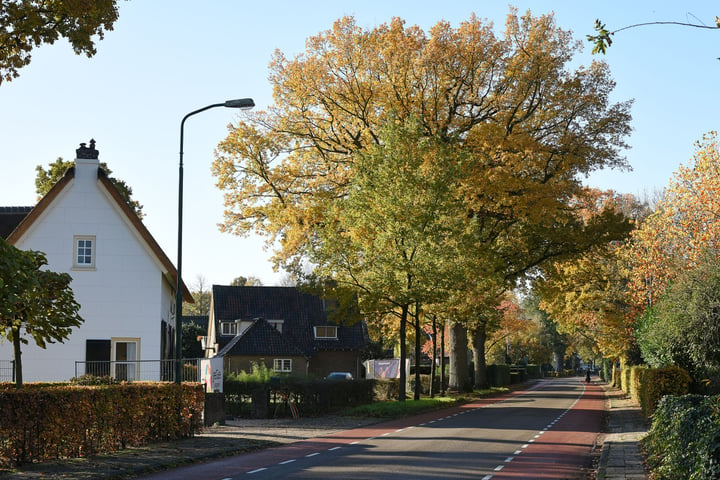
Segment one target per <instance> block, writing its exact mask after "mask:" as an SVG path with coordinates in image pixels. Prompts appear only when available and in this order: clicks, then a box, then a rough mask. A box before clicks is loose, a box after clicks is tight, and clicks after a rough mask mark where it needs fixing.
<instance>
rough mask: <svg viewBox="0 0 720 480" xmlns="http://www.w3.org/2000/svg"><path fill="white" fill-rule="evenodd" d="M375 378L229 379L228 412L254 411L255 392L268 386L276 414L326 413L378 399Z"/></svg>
mask: <svg viewBox="0 0 720 480" xmlns="http://www.w3.org/2000/svg"><path fill="white" fill-rule="evenodd" d="M375 384H376V382H375V381H374V380H321V379H306V378H296V377H287V378H273V379H272V380H271V381H269V382H257V381H242V380H237V379H227V378H226V379H225V380H224V381H223V391H224V392H225V407H226V412H227V413H228V414H230V415H235V416H238V417H246V416H249V415H250V413H251V405H250V401H251V398H252V395H253V392H254V391H256V390H258V389H268V390H269V393H270V403H271V405H270V409H269V410H268V413H269V415H270V416H272V417H288V416H292V415H295V414H297V415H299V416H303V417H311V416H318V415H325V414H327V413H328V412H333V411H338V410H341V409H342V408H345V407H348V406H354V405H359V404H363V403H370V402H372V401H373V400H374V398H375V392H374V388H375Z"/></svg>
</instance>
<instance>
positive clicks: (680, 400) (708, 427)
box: [642, 395, 720, 480]
mask: <svg viewBox="0 0 720 480" xmlns="http://www.w3.org/2000/svg"><path fill="white" fill-rule="evenodd" d="M642 443H643V447H644V448H645V451H646V453H647V462H648V465H649V466H650V468H651V469H652V475H653V478H654V479H655V480H676V479H679V478H682V479H688V480H705V479H711V478H720V396H718V395H714V396H703V395H684V396H679V397H676V396H666V397H664V398H663V399H662V400H661V401H660V403H659V405H658V407H657V410H656V411H655V414H654V416H653V422H652V426H651V428H650V430H649V431H648V434H647V436H646V437H645V438H644V439H643V441H642Z"/></svg>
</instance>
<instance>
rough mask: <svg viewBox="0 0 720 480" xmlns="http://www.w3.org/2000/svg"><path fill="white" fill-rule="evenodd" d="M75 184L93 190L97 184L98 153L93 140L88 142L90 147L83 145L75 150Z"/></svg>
mask: <svg viewBox="0 0 720 480" xmlns="http://www.w3.org/2000/svg"><path fill="white" fill-rule="evenodd" d="M75 154H76V158H75V182H76V183H77V184H79V185H84V186H87V188H93V187H94V186H95V182H97V172H98V165H99V164H100V161H99V160H98V154H99V152H98V151H97V150H96V149H95V140H92V139H91V140H90V146H89V147H86V146H85V144H84V143H81V144H80V148H78V149H77V150H75Z"/></svg>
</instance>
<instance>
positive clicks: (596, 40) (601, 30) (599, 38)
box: [587, 19, 615, 55]
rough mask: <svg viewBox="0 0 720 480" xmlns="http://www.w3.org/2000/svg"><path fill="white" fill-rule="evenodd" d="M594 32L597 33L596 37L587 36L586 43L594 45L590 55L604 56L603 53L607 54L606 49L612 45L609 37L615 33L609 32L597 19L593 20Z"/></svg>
mask: <svg viewBox="0 0 720 480" xmlns="http://www.w3.org/2000/svg"><path fill="white" fill-rule="evenodd" d="M595 31H596V32H598V34H597V35H588V36H587V40H588V42H592V43H593V45H594V46H593V49H592V53H593V54H596V53H602V54H603V55H605V53H606V52H607V48H608V47H609V46H610V45H612V39H611V38H610V35H612V34H613V33H615V32H609V31H608V30H607V29H606V28H605V24H604V23H602V22H601V21H600V20H598V19H595Z"/></svg>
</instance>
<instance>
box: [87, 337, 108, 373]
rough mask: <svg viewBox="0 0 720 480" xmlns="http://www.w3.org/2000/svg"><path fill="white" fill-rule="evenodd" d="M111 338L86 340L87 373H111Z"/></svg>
mask: <svg viewBox="0 0 720 480" xmlns="http://www.w3.org/2000/svg"><path fill="white" fill-rule="evenodd" d="M110 350H111V344H110V340H87V341H86V342H85V374H86V375H94V376H96V377H107V376H109V375H110V358H111V357H110Z"/></svg>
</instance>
